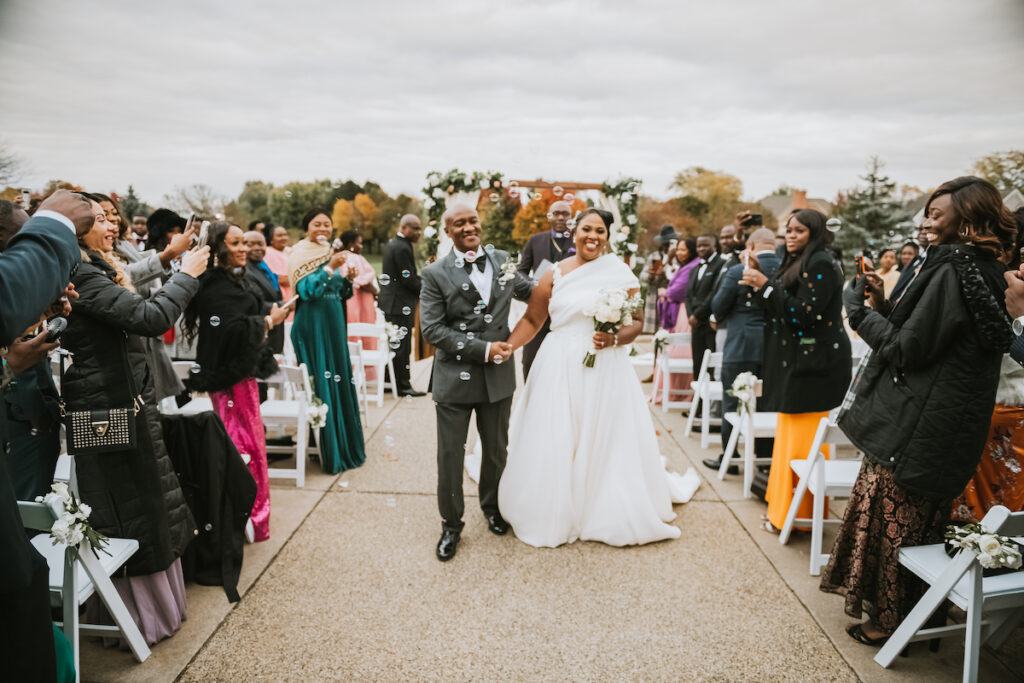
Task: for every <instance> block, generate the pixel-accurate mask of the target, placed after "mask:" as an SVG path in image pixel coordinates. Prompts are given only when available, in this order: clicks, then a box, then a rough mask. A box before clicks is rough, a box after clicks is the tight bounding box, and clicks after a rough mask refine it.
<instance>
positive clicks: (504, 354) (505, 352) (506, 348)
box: [487, 341, 513, 363]
mask: <svg viewBox="0 0 1024 683" xmlns="http://www.w3.org/2000/svg"><path fill="white" fill-rule="evenodd" d="M490 351H491V355H490V357H489V358H488V359H487V361H488V362H490V363H494V362H495V361H497V362H501V363H504V362H505V361H507V360H508V359H509V358H511V357H512V351H513V349H512V346H511V345H510V344H509V343H508V342H502V341H496V342H491V349H490Z"/></svg>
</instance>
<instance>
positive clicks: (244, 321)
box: [187, 268, 278, 391]
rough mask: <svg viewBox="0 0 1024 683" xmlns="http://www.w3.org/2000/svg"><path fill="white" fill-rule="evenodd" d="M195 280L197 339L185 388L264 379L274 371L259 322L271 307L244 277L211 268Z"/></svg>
mask: <svg viewBox="0 0 1024 683" xmlns="http://www.w3.org/2000/svg"><path fill="white" fill-rule="evenodd" d="M199 282H200V285H201V289H200V290H199V294H197V295H196V300H195V302H194V303H193V306H194V307H195V309H196V312H197V314H198V322H199V343H198V344H197V345H196V365H195V366H194V367H193V368H192V369H193V372H192V374H191V376H190V377H189V379H188V382H187V384H188V387H189V389H193V390H195V391H225V390H227V389H230V388H231V387H232V386H234V385H235V384H238V383H239V382H241V381H242V380H243V379H247V378H249V377H257V378H259V379H265V378H267V377H269V376H270V375H272V374H274V373H275V372H277V369H278V366H277V361H276V360H275V359H274V351H273V350H272V349H271V348H270V345H269V344H268V343H267V340H266V329H265V326H264V322H263V316H264V315H266V314H267V313H268V312H269V311H270V305H269V304H267V303H265V302H264V301H263V299H262V298H261V297H260V295H259V294H258V293H257V292H256V291H254V290H253V286H252V283H251V282H250V281H249V280H248V278H245V277H244V276H236V275H233V274H231V273H228V272H227V271H225V270H224V269H223V268H212V269H210V270H208V271H206V272H205V273H203V274H202V276H200V278H199ZM190 314H191V311H190Z"/></svg>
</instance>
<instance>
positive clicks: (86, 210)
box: [39, 190, 96, 237]
mask: <svg viewBox="0 0 1024 683" xmlns="http://www.w3.org/2000/svg"><path fill="white" fill-rule="evenodd" d="M44 210H45V211H56V212H57V213H59V214H61V215H62V216H65V217H66V218H67V219H68V220H70V221H71V222H72V223H74V224H75V234H76V235H78V236H79V237H81V236H82V235H84V234H85V233H87V232H89V231H90V230H92V224H93V222H94V221H95V219H96V217H95V216H93V214H92V204H90V203H89V200H88V199H86V198H85V197H83V196H82V195H80V194H78V193H77V192H72V191H71V190H57V191H56V192H54V193H53V194H51V195H50V196H49V197H47V198H46V199H45V200H44V201H43V203H42V204H40V205H39V211H44Z"/></svg>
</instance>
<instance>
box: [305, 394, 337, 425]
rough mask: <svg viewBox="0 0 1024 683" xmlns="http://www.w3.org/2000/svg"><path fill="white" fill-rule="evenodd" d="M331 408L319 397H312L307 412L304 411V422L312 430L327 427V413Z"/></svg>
mask: <svg viewBox="0 0 1024 683" xmlns="http://www.w3.org/2000/svg"><path fill="white" fill-rule="evenodd" d="M330 409H331V407H330V406H329V405H327V404H326V403H324V402H323V401H322V400H320V397H319V396H313V398H312V400H311V401H310V403H309V410H307V411H306V422H308V423H309V426H310V427H312V428H313V429H323V428H324V427H326V426H327V413H328V411H330Z"/></svg>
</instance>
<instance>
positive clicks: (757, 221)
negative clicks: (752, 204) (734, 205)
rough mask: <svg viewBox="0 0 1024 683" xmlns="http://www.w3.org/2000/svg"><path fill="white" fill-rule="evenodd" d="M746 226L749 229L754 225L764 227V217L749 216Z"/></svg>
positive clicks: (756, 214)
mask: <svg viewBox="0 0 1024 683" xmlns="http://www.w3.org/2000/svg"><path fill="white" fill-rule="evenodd" d="M746 224H747V225H749V226H751V227H753V226H755V225H764V217H763V216H762V215H761V214H759V213H755V214H751V216H750V220H749V221H747V223H746Z"/></svg>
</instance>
